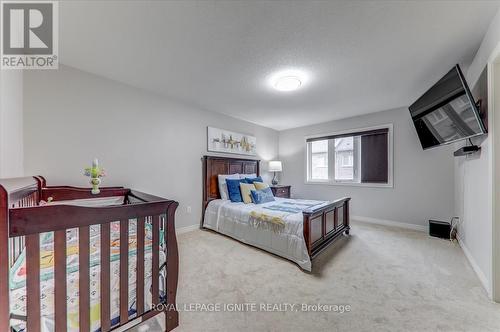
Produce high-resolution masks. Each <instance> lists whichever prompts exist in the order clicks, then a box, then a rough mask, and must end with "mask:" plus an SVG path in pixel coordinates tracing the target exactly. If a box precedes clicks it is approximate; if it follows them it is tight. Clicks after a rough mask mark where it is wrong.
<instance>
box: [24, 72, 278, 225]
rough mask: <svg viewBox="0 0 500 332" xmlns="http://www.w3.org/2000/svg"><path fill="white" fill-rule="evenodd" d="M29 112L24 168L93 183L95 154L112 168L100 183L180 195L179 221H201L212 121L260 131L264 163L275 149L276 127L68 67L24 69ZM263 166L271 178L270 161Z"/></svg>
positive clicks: (59, 179) (57, 179)
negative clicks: (87, 170)
mask: <svg viewBox="0 0 500 332" xmlns="http://www.w3.org/2000/svg"><path fill="white" fill-rule="evenodd" d="M24 111H25V117H24V126H25V130H24V141H25V149H24V150H25V170H26V174H42V175H45V176H46V177H47V179H48V182H49V184H70V185H79V186H88V179H87V178H86V177H84V176H83V173H82V172H83V168H84V167H85V166H88V165H89V164H90V163H91V161H92V159H93V158H94V157H97V158H99V160H100V163H101V165H102V166H103V167H104V168H105V169H106V171H107V173H108V176H107V177H106V178H104V182H103V185H105V186H109V185H124V186H129V187H132V188H134V189H137V190H141V191H145V192H149V193H152V194H156V195H160V196H164V197H167V198H171V199H175V200H177V201H179V202H180V207H179V210H178V213H177V221H178V222H177V226H178V227H183V226H189V225H193V224H197V223H199V220H200V216H201V204H202V203H201V201H202V163H201V159H200V158H201V157H202V156H203V155H204V154H206V153H207V151H206V145H207V143H206V140H207V138H206V135H207V134H206V127H207V126H214V127H219V128H224V129H228V130H233V131H238V132H244V133H248V134H253V135H255V136H257V152H258V157H259V158H260V159H262V160H263V161H266V160H270V159H275V158H276V157H277V154H278V133H277V132H276V131H274V130H271V129H268V128H264V127H260V126H257V125H253V124H250V123H248V122H245V121H241V120H237V119H234V118H231V117H228V116H224V115H221V114H217V113H212V112H208V111H203V110H199V109H195V108H192V107H188V106H185V105H181V104H178V103H174V102H172V101H169V100H167V99H165V98H163V97H160V96H158V95H154V94H151V93H148V92H145V91H142V90H139V89H136V88H133V87H130V86H127V85H123V84H121V83H117V82H115V81H111V80H108V79H104V78H101V77H98V76H95V75H92V74H88V73H85V72H82V71H79V70H76V69H73V68H70V67H66V66H60V69H59V70H45V71H43V70H41V71H26V73H25V78H24ZM262 166H263V172H262V173H263V174H264V176H268V175H269V174H268V173H267V172H266V171H265V169H266V168H267V163H265V162H263V163H262ZM188 206H190V207H192V213H191V214H188V213H187V207H188Z"/></svg>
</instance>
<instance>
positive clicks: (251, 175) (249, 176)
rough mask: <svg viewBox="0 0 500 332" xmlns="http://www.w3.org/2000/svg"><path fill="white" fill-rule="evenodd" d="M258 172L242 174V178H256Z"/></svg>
mask: <svg viewBox="0 0 500 332" xmlns="http://www.w3.org/2000/svg"><path fill="white" fill-rule="evenodd" d="M256 177H257V174H255V173H251V174H240V179H246V178H256Z"/></svg>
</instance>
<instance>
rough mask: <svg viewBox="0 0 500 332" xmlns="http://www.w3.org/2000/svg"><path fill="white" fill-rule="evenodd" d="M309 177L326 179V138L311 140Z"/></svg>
mask: <svg viewBox="0 0 500 332" xmlns="http://www.w3.org/2000/svg"><path fill="white" fill-rule="evenodd" d="M310 161H311V179H314V180H328V140H323V141H315V142H311V158H310Z"/></svg>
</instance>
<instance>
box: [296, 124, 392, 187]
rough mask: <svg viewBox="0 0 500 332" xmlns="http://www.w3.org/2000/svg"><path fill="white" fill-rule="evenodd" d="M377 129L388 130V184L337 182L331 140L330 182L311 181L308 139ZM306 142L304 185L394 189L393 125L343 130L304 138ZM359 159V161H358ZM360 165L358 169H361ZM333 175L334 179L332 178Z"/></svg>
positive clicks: (329, 157) (329, 154)
mask: <svg viewBox="0 0 500 332" xmlns="http://www.w3.org/2000/svg"><path fill="white" fill-rule="evenodd" d="M376 129H388V130H389V132H388V151H387V155H388V159H389V160H388V164H387V172H388V174H387V183H361V182H353V181H335V167H333V168H332V166H335V154H334V153H330V151H334V149H330V144H333V143H331V142H333V140H330V142H329V146H328V174H329V176H328V177H329V178H328V180H316V179H314V180H313V179H309V175H310V170H311V165H310V163H311V160H310V159H311V158H309V144H308V142H307V139H311V138H319V137H327V136H335V135H344V134H349V133H356V132H362V131H369V130H376ZM304 141H305V155H304V160H305V174H304V183H305V184H313V185H316V184H321V185H329V186H352V187H372V188H394V125H393V124H392V123H387V124H381V125H376V126H371V127H364V128H354V129H348V130H341V131H335V132H329V133H323V134H316V135H309V136H305V137H304ZM356 159H357V160H356ZM354 162H357V163H361V160H360V158H354ZM359 166H360V165H358V169H360V167H359ZM331 174H333V177H332V176H330V175H331ZM356 177H359V174H357V175H355V178H356Z"/></svg>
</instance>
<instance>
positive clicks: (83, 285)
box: [78, 226, 90, 332]
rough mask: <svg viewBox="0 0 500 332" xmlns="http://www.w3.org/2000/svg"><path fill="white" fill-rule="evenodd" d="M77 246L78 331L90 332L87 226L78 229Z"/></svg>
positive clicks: (88, 235)
mask: <svg viewBox="0 0 500 332" xmlns="http://www.w3.org/2000/svg"><path fill="white" fill-rule="evenodd" d="M78 240H79V241H78V242H79V243H78V245H79V253H80V254H79V257H78V259H79V266H80V268H79V287H80V290H79V292H78V294H79V297H80V302H79V305H78V308H79V312H80V319H79V325H80V331H81V332H83V331H85V332H89V331H90V290H89V289H90V282H89V279H90V270H89V259H90V247H89V243H90V234H89V226H84V227H80V228H79V229H78Z"/></svg>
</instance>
